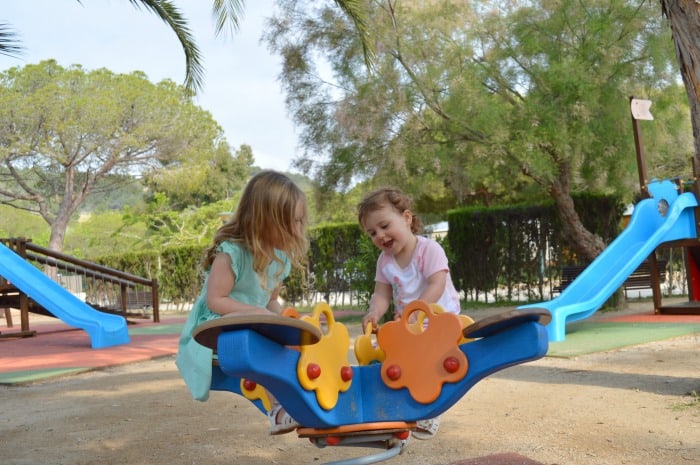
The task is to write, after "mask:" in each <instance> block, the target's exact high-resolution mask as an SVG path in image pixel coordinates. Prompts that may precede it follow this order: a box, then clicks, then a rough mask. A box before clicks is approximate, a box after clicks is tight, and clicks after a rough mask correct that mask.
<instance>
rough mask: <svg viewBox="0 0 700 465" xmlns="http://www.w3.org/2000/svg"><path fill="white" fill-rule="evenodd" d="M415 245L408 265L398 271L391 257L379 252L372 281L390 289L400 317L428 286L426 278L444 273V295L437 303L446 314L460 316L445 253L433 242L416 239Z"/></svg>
mask: <svg viewBox="0 0 700 465" xmlns="http://www.w3.org/2000/svg"><path fill="white" fill-rule="evenodd" d="M416 237H417V239H418V242H417V243H416V249H415V250H414V251H413V256H412V257H411V262H410V263H409V264H408V266H406V267H405V268H401V267H400V266H399V264H398V263H396V260H395V259H394V256H393V255H390V254H385V253H384V252H382V253H381V254H380V255H379V259H377V271H376V276H375V281H377V282H380V283H385V284H389V285H391V288H392V294H393V299H394V312H395V313H396V314H397V315H400V314H401V313H402V312H403V308H404V307H405V306H406V304H408V303H410V302H412V301H414V300H416V299H418V298H419V297H420V295H421V294H422V293H423V291H424V290H425V288H426V286H427V285H428V278H429V277H430V276H432V275H433V274H435V273H437V272H439V271H444V272H446V273H447V280H446V282H445V291H444V292H443V293H442V296H440V299H439V300H438V301H437V303H438V304H439V305H440V306H441V307H442V308H444V309H445V311H446V312H450V313H454V314H459V313H460V306H459V294H458V293H457V291H456V290H455V287H454V284H453V283H452V278H451V277H450V269H449V266H448V264H447V255H446V254H445V250H444V249H443V248H442V246H440V244H438V243H437V242H435V241H434V240H432V239H428V238H427V237H423V236H416Z"/></svg>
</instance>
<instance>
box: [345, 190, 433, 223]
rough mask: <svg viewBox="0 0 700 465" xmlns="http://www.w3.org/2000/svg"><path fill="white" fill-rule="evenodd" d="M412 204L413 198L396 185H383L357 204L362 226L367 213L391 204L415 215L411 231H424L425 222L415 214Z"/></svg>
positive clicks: (400, 211)
mask: <svg viewBox="0 0 700 465" xmlns="http://www.w3.org/2000/svg"><path fill="white" fill-rule="evenodd" d="M412 205H413V202H412V201H411V198H410V197H409V196H408V195H407V194H405V193H404V192H402V191H401V189H398V188H396V187H381V188H379V189H377V190H375V191H373V192H370V193H369V194H367V196H366V197H365V198H364V199H363V200H362V202H360V204H359V205H358V206H357V219H358V221H359V222H360V226H362V225H363V224H364V221H365V218H367V215H369V214H370V213H372V212H373V211H377V210H381V209H382V208H383V207H385V206H390V207H391V208H393V209H394V210H396V211H397V212H399V213H403V212H404V211H406V210H409V211H411V214H412V215H413V220H412V221H411V232H413V234H420V233H421V232H422V231H423V223H422V222H421V220H420V218H419V217H418V215H416V214H414V213H413V210H411V206H412Z"/></svg>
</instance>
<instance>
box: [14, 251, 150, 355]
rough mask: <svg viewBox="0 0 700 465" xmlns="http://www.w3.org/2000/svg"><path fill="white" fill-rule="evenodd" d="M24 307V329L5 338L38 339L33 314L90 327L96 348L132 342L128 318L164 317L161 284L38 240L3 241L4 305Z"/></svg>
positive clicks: (72, 324) (22, 311) (21, 315)
mask: <svg viewBox="0 0 700 465" xmlns="http://www.w3.org/2000/svg"><path fill="white" fill-rule="evenodd" d="M1 308H5V309H7V310H8V311H7V312H6V319H7V324H8V327H11V326H12V323H11V319H10V318H8V315H11V313H10V312H9V308H16V309H18V310H19V311H20V317H21V323H20V324H21V329H20V330H19V331H13V332H10V333H7V334H2V335H0V337H3V338H4V337H13V338H14V337H32V336H35V335H36V331H33V330H32V329H31V328H30V327H29V314H30V313H37V314H42V315H47V316H52V317H55V318H58V319H60V320H62V321H63V322H65V323H67V324H69V325H71V326H74V327H77V328H81V329H84V330H85V331H86V332H87V333H88V335H89V336H90V340H91V345H92V347H93V348H94V349H99V348H103V347H110V346H114V345H120V344H127V343H128V342H129V336H128V332H127V321H126V318H127V317H133V318H145V317H146V311H145V309H150V310H151V312H152V317H153V321H154V322H158V321H159V308H158V283H157V281H156V280H152V279H147V278H142V277H139V276H135V275H131V274H129V273H125V272H122V271H119V270H114V269H111V268H108V267H105V266H102V265H98V264H96V263H92V262H88V261H85V260H80V259H78V258H75V257H70V256H67V255H64V254H61V253H59V252H55V251H51V250H49V249H46V248H44V247H40V246H38V245H36V244H33V243H32V242H31V241H30V240H27V239H23V238H18V239H1V240H0V309H1Z"/></svg>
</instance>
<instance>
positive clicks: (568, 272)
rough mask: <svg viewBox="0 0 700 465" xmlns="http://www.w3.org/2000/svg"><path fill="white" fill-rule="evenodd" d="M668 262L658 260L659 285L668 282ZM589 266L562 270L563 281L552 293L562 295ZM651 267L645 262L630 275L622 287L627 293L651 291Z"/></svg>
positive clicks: (571, 266)
mask: <svg viewBox="0 0 700 465" xmlns="http://www.w3.org/2000/svg"><path fill="white" fill-rule="evenodd" d="M666 264H667V261H666V260H657V269H658V277H659V283H664V282H666ZM587 266H588V265H568V266H565V267H563V268H562V270H561V280H560V281H559V284H558V285H557V286H555V287H554V288H553V289H552V292H555V293H560V292H562V291H563V290H564V289H566V288H567V286H568V285H569V284H571V283H572V282H573V281H574V280H575V279H576V278H577V277H578V275H580V274H581V273H582V272H583V270H585V269H586V268H587ZM651 284H652V283H651V266H650V265H649V261H648V260H644V261H643V262H642V263H641V265H639V266H638V267H637V269H636V270H634V271H633V272H632V274H630V275H629V276H628V277H627V279H625V282H624V283H622V287H623V288H624V290H625V291H627V290H630V289H650V288H651V287H652V286H651Z"/></svg>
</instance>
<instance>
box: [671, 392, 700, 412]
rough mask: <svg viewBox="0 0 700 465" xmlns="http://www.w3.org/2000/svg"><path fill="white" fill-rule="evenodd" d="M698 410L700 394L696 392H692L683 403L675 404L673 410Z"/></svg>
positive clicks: (685, 397) (684, 398)
mask: <svg viewBox="0 0 700 465" xmlns="http://www.w3.org/2000/svg"><path fill="white" fill-rule="evenodd" d="M693 408H697V409H700V394H698V393H697V392H696V391H690V392H689V393H688V394H687V395H685V396H684V397H683V401H682V402H677V403H675V404H673V406H672V409H673V410H676V411H680V410H687V409H693Z"/></svg>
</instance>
